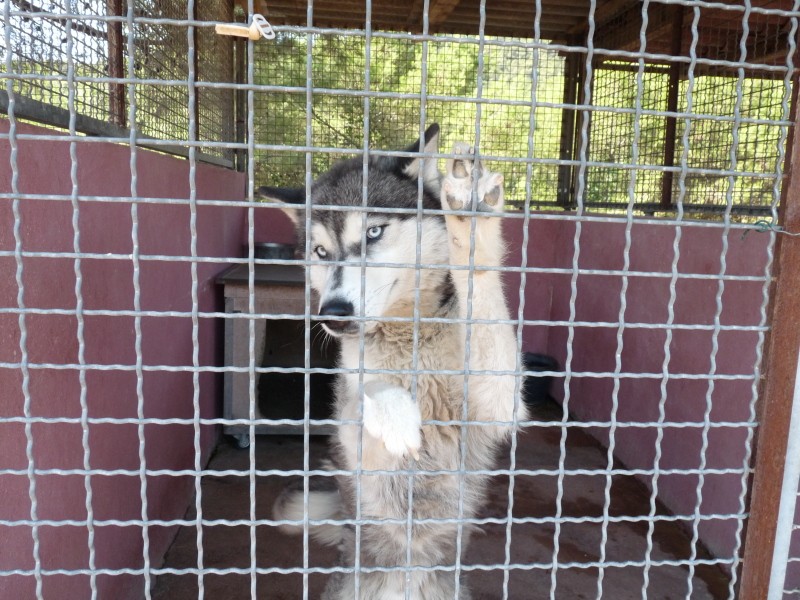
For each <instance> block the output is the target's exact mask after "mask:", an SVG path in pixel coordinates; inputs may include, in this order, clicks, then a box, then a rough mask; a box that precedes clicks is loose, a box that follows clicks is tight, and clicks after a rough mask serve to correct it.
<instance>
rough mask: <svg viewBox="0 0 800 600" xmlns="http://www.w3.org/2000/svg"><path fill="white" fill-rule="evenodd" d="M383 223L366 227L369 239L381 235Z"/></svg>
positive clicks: (375, 238) (374, 238)
mask: <svg viewBox="0 0 800 600" xmlns="http://www.w3.org/2000/svg"><path fill="white" fill-rule="evenodd" d="M384 227H385V225H374V226H373V227H370V228H369V229H367V238H368V239H370V240H377V239H378V238H379V237H381V236H382V235H383V228H384Z"/></svg>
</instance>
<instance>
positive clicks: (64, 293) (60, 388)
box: [0, 120, 245, 599]
mask: <svg viewBox="0 0 800 600" xmlns="http://www.w3.org/2000/svg"><path fill="white" fill-rule="evenodd" d="M7 132H8V121H7V120H0V133H2V134H4V133H7ZM17 133H18V134H34V135H38V134H52V133H53V132H52V131H50V130H46V129H41V128H38V127H33V126H29V125H25V124H18V126H17ZM18 147H19V150H18V155H17V165H18V173H19V180H18V189H19V191H20V192H21V193H24V194H58V195H62V196H63V195H67V199H66V200H64V199H59V200H37V199H29V198H25V199H23V200H21V201H20V204H19V210H20V236H21V238H22V251H23V252H41V253H44V252H53V253H64V254H65V255H64V256H56V257H34V256H28V257H24V258H23V272H22V281H23V284H24V297H23V301H24V305H25V306H26V307H27V308H28V309H54V310H67V311H74V310H75V308H76V295H75V283H76V277H75V261H74V260H73V258H71V257H69V256H68V253H71V252H73V233H74V232H73V227H72V217H73V209H72V205H71V203H70V201H69V194H70V193H71V190H72V182H71V179H70V156H69V143H67V142H60V141H44V140H36V139H28V140H25V139H20V140H18ZM76 150H77V160H78V186H79V193H80V194H81V196H82V197H83V196H87V197H90V196H107V197H110V198H111V201H109V202H93V201H89V200H81V201H80V217H79V229H80V250H81V251H82V252H85V253H93V254H94V256H92V257H87V258H83V259H82V260H81V274H82V284H81V285H82V295H83V308H84V310H107V311H132V310H133V309H134V304H133V301H134V286H133V262H132V260H131V258H130V255H131V254H132V252H133V243H132V239H131V229H132V217H131V203H130V202H129V201H128V198H129V197H130V195H131V190H130V182H131V173H130V167H129V163H130V149H129V148H128V147H127V146H124V145H116V144H109V143H96V142H91V143H89V142H86V143H78V144H77V145H76ZM9 160H10V148H9V140H8V138H3V139H0V193H6V194H7V193H9V192H10V191H11V169H10V162H9ZM137 165H138V169H137V170H138V182H137V193H138V195H139V196H140V197H145V198H169V199H184V200H185V199H188V197H189V164H188V161H185V160H181V159H178V158H175V157H171V156H166V155H162V154H157V153H154V152H150V151H145V150H139V151H138V159H137ZM196 181H197V197H198V198H200V199H221V200H227V199H230V200H237V199H241V198H242V197H243V192H244V178H243V176H242V174H240V173H236V172H232V171H229V170H226V169H222V168H218V167H213V166H209V165H206V164H198V166H197V173H196ZM189 217H190V209H189V207H188V206H186V205H185V204H184V205H166V204H160V203H147V204H145V203H143V204H139V206H138V238H139V252H140V253H141V254H143V255H144V254H149V255H165V256H168V257H177V256H188V255H190V229H189ZM244 219H245V209H242V208H237V207H222V206H219V207H216V206H215V207H208V206H206V207H199V208H198V209H197V232H198V238H197V239H198V248H197V251H198V255H200V256H205V257H209V256H210V257H230V256H238V255H240V253H241V235H242V234H241V232H242V229H243V223H244ZM13 225H14V218H13V214H12V201H11V200H10V199H8V198H2V199H0V251H2V252H9V251H13V250H14V247H15V240H14V234H13ZM108 253H112V254H120V255H124V256H122V257H116V258H113V259H106V258H104V255H106V254H108ZM226 266H227V265H225V264H214V263H200V264H199V265H198V268H197V272H198V273H197V277H198V309H199V310H200V311H201V312H203V311H216V310H222V303H221V294H220V293H219V290H218V289H217V287H216V286H215V284H214V276H215V275H216V274H217V273H218V272H220V271H221V270H223V269H224V268H226ZM16 273H17V265H16V261H15V259H14V257H13V256H8V255H3V256H0V278H2V281H3V282H4V284H3V285H2V286H0V306H1V307H4V308H16V307H17V293H18V288H17V285H16V283H15V277H16ZM139 285H140V289H141V308H142V310H145V311H148V310H149V311H191V309H192V299H191V266H190V263H189V262H184V261H180V262H173V261H163V260H161V261H157V260H146V259H143V260H141V262H140V274H139ZM24 321H25V328H26V330H27V338H26V340H25V348H26V349H27V353H28V356H27V360H28V362H29V363H30V364H52V365H54V368H31V369H30V370H29V374H30V379H29V386H28V389H29V395H30V410H31V414H32V415H33V416H34V417H48V418H57V417H66V418H71V419H75V418H79V417H80V415H81V408H80V394H81V386H80V379H79V371H78V370H77V369H72V368H57V366H58V365H75V364H77V363H78V362H79V354H78V338H77V324H78V322H77V319H76V317H75V316H74V315H59V314H46V315H42V314H35V313H33V314H32V313H29V314H26V315H25V319H24ZM134 321H135V319H134V317H133V316H130V315H125V314H118V313H117V314H113V315H86V316H85V317H84V339H85V354H84V362H85V363H86V364H93V365H106V366H109V367H110V368H109V369H108V370H101V369H90V370H87V371H86V403H87V405H88V412H89V416H90V417H93V418H107V417H111V418H135V417H136V416H137V377H136V373H135V370H131V365H135V364H136V352H135V332H134V328H135V322H134ZM0 323H1V325H0V363H12V364H16V363H19V362H20V361H21V358H22V356H21V351H20V328H19V319H18V315H17V314H13V313H0ZM141 332H142V334H141V343H142V363H143V365H145V366H146V365H174V366H184V367H185V366H191V365H192V322H191V318H190V317H154V316H147V317H143V318H142V319H141ZM221 340H222V327H221V324H220V322H219V320H217V319H200V320H199V357H198V359H199V364H200V365H220V364H222V357H221V348H222V341H221ZM114 365H124V367H121V368H115V367H114ZM192 379H193V377H192V373H190V372H169V371H145V372H144V376H143V382H142V383H143V385H142V389H141V395H142V397H143V398H144V415H145V417H161V418H171V417H180V418H192V416H193V406H192V401H193V394H194V385H193V381H192ZM0 389H1V390H3V392H2V394H0V469H22V470H25V469H27V467H28V459H27V457H26V445H27V440H26V436H25V427H24V424H23V423H20V422H2V419H3V418H7V417H20V416H22V415H23V414H24V413H23V403H24V395H23V392H22V374H21V372H20V370H19V369H15V368H8V367H7V366H6V367H3V368H0ZM220 398H221V378H220V376H219V375H217V374H211V373H201V374H200V376H199V402H200V410H201V415H202V416H203V417H214V416H217V415H219V414H220V412H219V401H220ZM31 433H32V439H33V447H32V454H33V457H34V464H35V466H36V468H37V469H83V466H84V465H83V460H84V451H83V446H82V428H81V426H80V424H79V423H52V424H50V423H47V424H45V423H34V424H33V425H32V426H31ZM216 435H217V431H216V429H215V428H212V427H203V428H202V431H201V438H200V443H201V448H202V451H203V464H204V465H205V460H206V457H207V455H208V453H209V451H210V449H211V448H212V446H213V443H214V441H215V438H216ZM144 440H145V450H144V455H145V459H146V464H147V468H148V469H191V468H193V467H194V428H193V426H192V425H155V424H150V425H147V426H145V428H144ZM89 447H90V453H91V454H90V458H89V462H90V466H91V468H92V469H107V470H115V469H131V470H137V471H138V469H139V465H140V460H139V451H140V449H139V437H138V432H137V425H136V424H92V425H90V426H89ZM35 483H36V500H37V507H36V515H37V517H38V519H44V520H46V519H53V520H65V519H74V520H78V521H83V520H85V519H86V517H87V513H86V508H85V498H86V491H85V489H84V477H83V475H80V474H70V475H56V474H45V475H37V476H36V478H35ZM193 486H194V481H193V479H192V478H190V477H175V476H166V475H165V476H156V475H153V476H148V477H147V503H148V513H147V516H148V518H149V519H151V520H153V519H175V518H182V517H183V515H184V512H185V510H186V507H187V504H188V502H189V500H190V498H191V494H192V493H193ZM91 487H92V495H93V497H92V506H93V510H94V519H95V520H103V519H119V520H136V519H141V514H142V513H141V511H142V507H141V501H140V481H139V477H138V474H137V475H135V476H131V475H120V474H109V475H95V476H92V477H91ZM28 491H29V481H28V477H27V476H26V475H0V520H25V519H30V515H31V512H30V511H31V503H30V500H29V495H28ZM173 534H174V528H173V527H159V526H152V527H150V528H149V546H150V553H149V555H150V560H151V564H152V565H154V566H159V565H160V561H161V558H162V556H163V553H164V552H165V550H166V548H167V546H168V544H169V542H170V541H171V539H172V536H173ZM38 537H39V543H40V547H39V555H40V557H41V567H42V569H81V568H88V566H89V550H88V548H89V543H88V531H87V527H86V526H85V525H78V526H59V527H54V526H47V525H41V526H40V527H39V528H38ZM0 539H2V540H3V544H2V547H3V549H4V550H3V551H0V569H20V568H22V569H33V568H34V560H33V541H32V530H31V527H29V526H12V527H9V526H5V527H4V526H0ZM94 545H95V548H96V556H95V566H96V568H100V569H122V568H141V567H142V565H143V550H142V546H143V542H142V529H141V527H140V526H138V525H135V524H133V525H130V526H126V527H110V526H97V525H96V526H95V540H94ZM143 585H144V581H143V578H142V577H141V576H134V575H116V576H111V575H100V576H98V578H97V587H98V591H99V595H100V597H103V598H106V597H107V598H118V599H124V598H138V597H140V596H141V593H142V589H143ZM0 587H2V590H3V593H2V594H0V596H2V597H3V598H9V599H10V598H29V597H32V596H33V595H34V579H33V578H32V577H21V576H15V577H6V578H3V581H2V586H0ZM43 592H44V596H45V597H54V598H55V597H58V598H85V597H88V595H89V578H88V576H63V575H62V576H59V575H54V576H46V577H44V580H43Z"/></svg>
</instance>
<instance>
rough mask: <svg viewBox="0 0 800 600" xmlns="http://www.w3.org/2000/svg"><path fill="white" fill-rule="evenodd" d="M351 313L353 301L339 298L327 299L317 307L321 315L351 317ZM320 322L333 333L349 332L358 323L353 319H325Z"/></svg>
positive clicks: (353, 329) (354, 328)
mask: <svg viewBox="0 0 800 600" xmlns="http://www.w3.org/2000/svg"><path fill="white" fill-rule="evenodd" d="M353 313H354V308H353V303H352V302H348V301H346V300H341V299H339V298H334V299H332V300H329V301H328V302H326V303H325V304H323V305H322V306H320V309H319V316H321V317H352V316H353ZM322 324H323V325H324V326H325V328H326V329H327V330H328V331H330V332H331V333H332V334H334V335H337V334H343V333H350V332H353V331H355V330H356V329H358V324H357V323H355V322H353V321H339V320H334V319H325V320H323V321H322Z"/></svg>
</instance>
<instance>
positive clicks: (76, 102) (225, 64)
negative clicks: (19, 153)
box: [0, 0, 235, 159]
mask: <svg viewBox="0 0 800 600" xmlns="http://www.w3.org/2000/svg"><path fill="white" fill-rule="evenodd" d="M194 7H195V8H194V12H195V14H194V15H190V14H188V13H187V11H186V5H185V3H184V2H136V3H134V4H133V5H132V7H131V8H132V10H131V11H130V15H129V10H128V6H127V5H126V4H125V3H124V2H122V0H114V1H112V2H106V1H104V0H103V1H100V0H95V1H92V2H47V3H46V4H45V5H43V6H39V5H37V4H36V3H32V2H12V3H10V6H9V10H8V17H7V20H6V22H5V29H6V35H5V36H4V37H3V39H2V40H0V51H2V53H3V56H4V57H5V56H10V57H11V59H12V60H11V63H10V66H9V69H10V72H9V75H13V79H12V93H14V94H15V96H16V101H17V102H18V103H19V104H18V106H17V112H18V116H20V117H28V118H30V119H32V120H35V121H42V122H45V123H49V124H53V125H58V126H61V127H63V128H65V129H66V128H67V127H68V122H69V118H70V116H71V112H74V113H75V115H76V116H78V117H79V119H78V121H77V122H78V131H79V132H81V133H88V134H92V135H105V136H110V137H126V136H125V135H124V133H120V131H119V130H114V129H112V128H110V127H109V125H116V126H118V127H122V128H123V129H124V128H125V127H126V126H127V125H129V123H128V107H129V105H130V102H131V98H130V96H131V95H132V94H135V95H136V100H135V101H136V103H137V110H136V114H135V116H136V119H137V122H136V123H135V130H136V131H137V135H138V136H139V137H141V138H157V139H160V140H163V141H171V142H173V146H171V147H175V146H180V145H181V144H182V143H183V142H185V140H186V139H187V138H188V127H189V120H190V117H189V114H188V111H189V109H190V108H189V101H188V94H189V92H188V88H187V84H186V81H187V78H188V68H189V66H188V64H187V62H186V56H187V52H188V47H189V41H188V38H187V35H192V36H193V38H194V39H193V41H192V43H193V45H194V46H195V48H196V57H197V60H198V63H197V64H195V65H194V70H195V72H196V73H197V77H198V82H203V81H205V82H214V83H217V84H226V83H227V84H230V83H233V81H234V72H233V63H234V58H233V44H232V42H231V41H230V39H229V38H221V37H219V36H217V35H215V34H214V32H213V29H211V28H209V27H208V26H207V25H208V23H205V25H206V26H204V27H196V28H194V29H193V31H192V32H191V34H189V33H188V32H187V28H186V25H185V23H186V22H188V21H194V20H195V19H196V17H197V15H198V14H199V15H202V20H203V21H206V22H211V23H213V22H215V21H223V22H227V21H231V20H232V19H233V12H232V7H231V6H229V5H227V3H224V2H211V1H207V2H206V1H200V2H196V3H194ZM128 42H130V43H128ZM70 65H71V67H70ZM201 85H202V84H201ZM195 91H196V95H197V103H196V105H195V107H194V111H195V115H194V119H195V123H196V126H197V128H198V139H199V140H205V141H210V142H228V143H230V142H234V141H235V138H234V116H235V113H234V111H233V110H232V109H231V107H232V106H233V90H232V89H230V87H229V86H220V87H203V88H198V89H196V90H195ZM70 93H71V94H72V100H71V101H70V100H69V97H70ZM69 102H71V103H72V104H71V106H72V108H71V109H70V108H69V106H68V104H69ZM7 104H8V99H7V98H6V99H5V100H4V105H5V106H7ZM171 147H170V146H167V145H166V144H164V145H161V148H162V149H169V148H171ZM203 151H204V152H205V153H206V154H208V155H209V156H226V157H227V158H228V159H230V156H229V155H230V154H231V152H230V150H226V149H225V148H224V147H222V148H220V147H214V146H206V147H205V148H204V149H203Z"/></svg>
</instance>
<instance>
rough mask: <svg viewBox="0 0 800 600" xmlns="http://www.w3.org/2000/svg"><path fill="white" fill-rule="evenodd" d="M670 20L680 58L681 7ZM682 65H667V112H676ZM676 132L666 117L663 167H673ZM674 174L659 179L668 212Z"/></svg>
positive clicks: (674, 52) (675, 52)
mask: <svg viewBox="0 0 800 600" xmlns="http://www.w3.org/2000/svg"><path fill="white" fill-rule="evenodd" d="M673 10H674V15H673V20H672V56H680V55H681V50H682V49H683V7H682V6H674V7H673ZM682 69H683V65H682V64H681V63H679V62H677V61H672V62H671V63H670V65H669V90H668V91H667V111H668V112H673V113H674V112H677V111H678V92H679V91H680V83H681V71H682ZM676 130H677V119H676V118H675V117H667V123H666V131H665V135H664V166H665V167H672V166H674V165H675V134H676ZM673 175H674V173H673V172H672V171H664V173H663V176H662V179H661V207H662V208H663V209H664V210H669V209H670V208H671V207H672V180H673Z"/></svg>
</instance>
